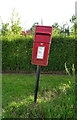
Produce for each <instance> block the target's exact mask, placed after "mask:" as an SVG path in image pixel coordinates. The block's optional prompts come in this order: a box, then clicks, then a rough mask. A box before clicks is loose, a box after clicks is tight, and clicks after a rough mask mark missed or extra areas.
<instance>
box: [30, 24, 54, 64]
mask: <svg viewBox="0 0 77 120" xmlns="http://www.w3.org/2000/svg"><path fill="white" fill-rule="evenodd" d="M51 37H52V27H51V26H39V25H38V26H36V27H35V35H34V43H33V49H32V62H31V63H32V64H34V65H40V66H47V65H48V56H49V51H50V44H51Z"/></svg>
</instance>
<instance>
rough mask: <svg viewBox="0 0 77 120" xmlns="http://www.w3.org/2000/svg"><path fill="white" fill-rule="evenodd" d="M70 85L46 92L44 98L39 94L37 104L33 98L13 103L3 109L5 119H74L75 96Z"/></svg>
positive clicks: (29, 97)
mask: <svg viewBox="0 0 77 120" xmlns="http://www.w3.org/2000/svg"><path fill="white" fill-rule="evenodd" d="M71 92H72V88H71V87H70V86H69V85H68V84H63V85H61V86H59V89H58V90H56V89H55V88H53V89H52V91H44V96H42V95H40V94H38V99H37V103H34V98H33V96H31V95H30V96H28V97H27V98H26V99H23V100H20V101H18V102H15V101H13V102H11V103H9V104H8V105H7V106H6V107H5V108H4V109H3V118H31V119H35V118H39V119H44V118H72V119H73V118H74V117H75V110H74V96H73V93H71Z"/></svg>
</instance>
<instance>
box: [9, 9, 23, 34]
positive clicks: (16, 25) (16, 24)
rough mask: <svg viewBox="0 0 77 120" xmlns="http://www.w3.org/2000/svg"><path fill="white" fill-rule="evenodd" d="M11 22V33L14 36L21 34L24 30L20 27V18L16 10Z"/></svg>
mask: <svg viewBox="0 0 77 120" xmlns="http://www.w3.org/2000/svg"><path fill="white" fill-rule="evenodd" d="M10 21H11V27H10V28H11V31H12V32H13V33H14V34H17V33H20V32H21V31H22V28H21V27H20V17H19V15H18V13H17V12H16V10H15V9H13V12H12V16H11V18H10Z"/></svg>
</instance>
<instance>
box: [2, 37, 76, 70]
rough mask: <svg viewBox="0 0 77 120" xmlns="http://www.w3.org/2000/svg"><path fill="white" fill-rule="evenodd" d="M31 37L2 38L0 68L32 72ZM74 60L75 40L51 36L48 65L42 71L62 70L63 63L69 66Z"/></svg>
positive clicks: (33, 67) (34, 67)
mask: <svg viewBox="0 0 77 120" xmlns="http://www.w3.org/2000/svg"><path fill="white" fill-rule="evenodd" d="M32 45H33V37H19V38H15V39H13V40H10V41H9V40H8V39H6V38H5V39H4V38H3V40H2V69H3V71H12V72H14V71H15V72H22V71H25V72H33V71H35V69H36V65H32V64H31V58H32ZM74 60H75V40H74V39H73V38H62V37H53V38H52V43H51V49H50V54H49V64H48V66H45V67H42V71H64V70H65V68H64V64H65V62H66V63H67V67H69V68H71V65H72V64H73V63H74Z"/></svg>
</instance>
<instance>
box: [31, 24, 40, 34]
mask: <svg viewBox="0 0 77 120" xmlns="http://www.w3.org/2000/svg"><path fill="white" fill-rule="evenodd" d="M36 25H39V23H38V22H35V23H34V24H33V25H32V27H31V28H30V30H31V33H32V35H33V34H34V31H35V26H36Z"/></svg>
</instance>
